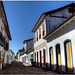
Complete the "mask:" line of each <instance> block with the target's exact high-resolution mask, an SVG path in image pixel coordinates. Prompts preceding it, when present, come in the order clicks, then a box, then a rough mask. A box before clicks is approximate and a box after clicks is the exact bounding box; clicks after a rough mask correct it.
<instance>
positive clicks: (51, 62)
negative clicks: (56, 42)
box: [50, 48, 53, 69]
mask: <svg viewBox="0 0 75 75" xmlns="http://www.w3.org/2000/svg"><path fill="white" fill-rule="evenodd" d="M50 68H51V69H53V48H50Z"/></svg>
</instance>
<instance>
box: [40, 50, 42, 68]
mask: <svg viewBox="0 0 75 75" xmlns="http://www.w3.org/2000/svg"><path fill="white" fill-rule="evenodd" d="M40 67H42V51H41V50H40Z"/></svg>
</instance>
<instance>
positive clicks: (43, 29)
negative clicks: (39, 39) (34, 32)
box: [42, 24, 45, 36]
mask: <svg viewBox="0 0 75 75" xmlns="http://www.w3.org/2000/svg"><path fill="white" fill-rule="evenodd" d="M42 36H45V24H43V25H42Z"/></svg>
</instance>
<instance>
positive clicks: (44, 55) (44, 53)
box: [43, 50, 46, 64]
mask: <svg viewBox="0 0 75 75" xmlns="http://www.w3.org/2000/svg"><path fill="white" fill-rule="evenodd" d="M43 57H44V58H43V60H44V64H46V50H43Z"/></svg>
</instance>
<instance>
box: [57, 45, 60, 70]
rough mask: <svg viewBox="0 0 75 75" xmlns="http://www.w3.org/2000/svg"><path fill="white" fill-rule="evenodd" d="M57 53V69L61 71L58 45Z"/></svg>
mask: <svg viewBox="0 0 75 75" xmlns="http://www.w3.org/2000/svg"><path fill="white" fill-rule="evenodd" d="M56 51H57V52H56V53H57V69H58V70H61V56H60V45H57V46H56Z"/></svg>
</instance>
